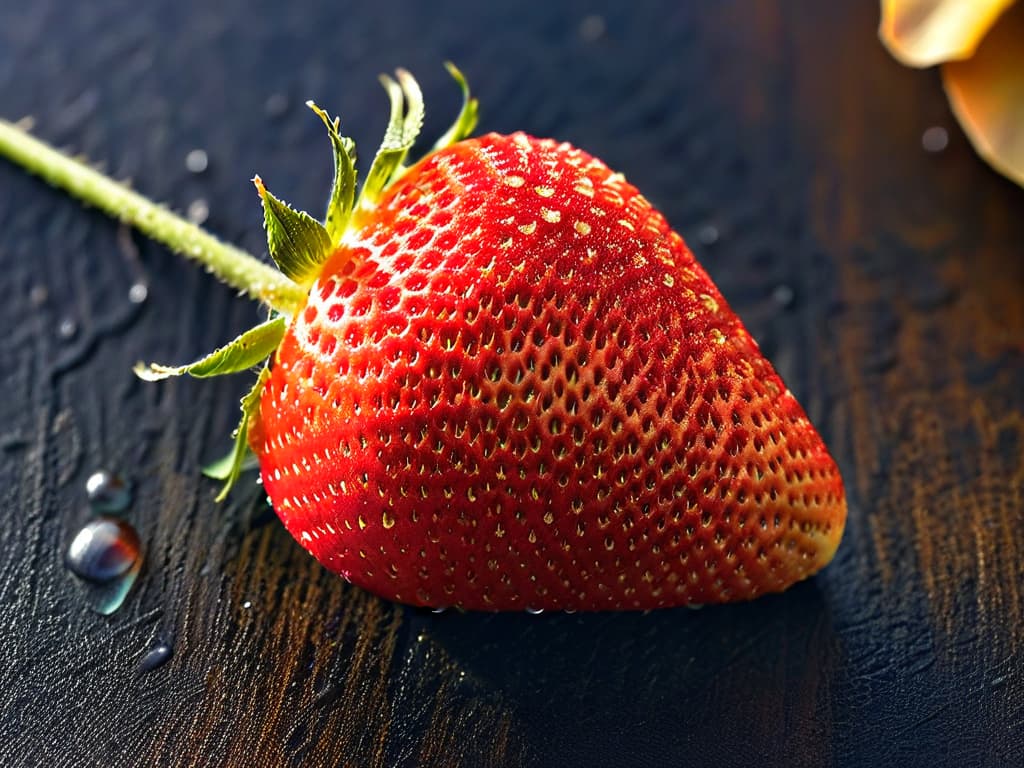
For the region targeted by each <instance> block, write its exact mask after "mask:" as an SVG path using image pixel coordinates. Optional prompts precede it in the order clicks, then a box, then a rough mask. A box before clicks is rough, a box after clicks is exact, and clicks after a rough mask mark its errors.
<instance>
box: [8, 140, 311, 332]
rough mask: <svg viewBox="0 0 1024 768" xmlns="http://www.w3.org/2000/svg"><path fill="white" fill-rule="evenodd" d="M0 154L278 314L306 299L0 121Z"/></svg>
mask: <svg viewBox="0 0 1024 768" xmlns="http://www.w3.org/2000/svg"><path fill="white" fill-rule="evenodd" d="M0 155H2V156H4V157H6V158H7V159H9V160H10V161H12V162H14V163H16V164H17V165H20V166H22V167H24V168H25V169H26V170H28V171H30V172H32V173H35V174H37V175H38V176H40V177H41V178H43V179H44V180H46V181H47V182H48V183H50V184H52V185H53V186H55V187H58V188H60V189H63V190H64V191H66V192H68V193H69V194H71V195H73V196H75V197H77V198H78V199H79V200H81V201H82V202H85V203H88V204H89V205H93V206H95V207H96V208H99V209H100V210H101V211H103V212H104V213H106V214H108V215H109V216H112V217H113V218H115V219H119V220H121V221H125V222H127V223H129V224H131V225H132V226H133V227H135V228H136V229H138V230H139V231H140V232H142V233H143V234H145V235H147V236H149V237H150V238H152V239H153V240H156V241H157V242H159V243H162V244H164V245H166V246H167V247H168V248H170V249H171V250H173V251H176V252H177V253H180V254H181V255H183V256H185V257H186V258H189V259H193V260H194V261H197V262H199V263H200V264H202V265H203V266H204V267H205V268H206V269H207V270H208V271H209V272H212V273H213V274H214V275H216V276H217V277H218V278H219V279H220V280H221V281H223V282H225V283H227V284H228V285H230V286H231V287H233V288H237V289H238V290H239V291H241V292H242V293H247V294H249V295H250V296H252V297H253V298H255V299H258V300H260V301H262V302H264V303H266V304H268V305H269V306H270V307H271V308H273V309H275V310H277V311H278V312H281V313H283V314H286V315H292V314H294V313H295V312H296V311H297V310H298V309H299V307H301V306H302V304H303V303H304V302H305V300H306V293H305V291H304V290H303V289H302V288H301V287H300V286H299V285H297V284H296V283H294V282H292V281H291V280H289V279H288V278H287V277H285V276H284V275H283V274H281V273H280V272H278V271H277V270H276V269H274V268H273V267H271V266H269V265H267V264H264V263H263V262H262V261H260V260H259V259H257V258H256V257H255V256H252V255H251V254H248V253H246V252H245V251H243V250H241V249H239V248H236V247H234V246H232V245H229V244H227V243H224V242H222V241H220V240H218V239H217V238H216V237H214V236H213V235H211V234H210V233H209V232H207V231H206V230H204V229H202V228H200V227H198V226H196V225H195V224H193V223H191V222H190V221H187V220H186V219H184V218H182V217H181V216H179V215H177V214H176V213H173V212H172V211H170V210H168V209H167V208H165V207H163V206H162V205H158V204H156V203H154V202H153V201H152V200H148V199H147V198H145V197H143V196H142V195H140V194H139V193H138V192H135V191H133V190H131V189H129V188H128V187H127V186H125V185H124V184H121V183H120V182H117V181H115V180H114V179H111V178H110V177H108V176H105V175H104V174H102V173H100V172H99V171H97V170H95V169H93V168H90V167H89V166H88V165H86V164H85V163H84V162H82V161H80V160H76V159H75V158H72V157H69V156H68V155H65V154H63V153H61V152H59V151H57V150H56V149H54V148H53V147H51V146H49V145H48V144H46V143H44V142H42V141H40V140H39V139H37V138H35V137H33V136H31V135H30V134H29V133H28V132H27V131H25V130H24V129H22V128H20V127H19V126H17V125H14V124H12V123H9V122H7V121H5V120H0Z"/></svg>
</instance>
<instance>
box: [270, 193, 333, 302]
mask: <svg viewBox="0 0 1024 768" xmlns="http://www.w3.org/2000/svg"><path fill="white" fill-rule="evenodd" d="M252 183H253V184H255V185H256V189H257V191H259V193H260V197H261V198H262V199H263V224H264V226H265V228H266V230H267V247H268V248H269V249H270V256H271V257H272V258H273V259H274V263H276V264H277V266H278V268H279V269H280V270H281V271H282V272H283V273H284V274H285V276H286V277H289V278H291V279H292V280H294V281H295V282H296V283H298V284H299V285H301V286H303V287H306V288H308V287H309V286H310V285H312V283H313V280H315V279H316V276H317V274H318V273H319V271H320V265H321V264H323V263H324V261H325V260H326V259H327V257H328V256H330V255H331V238H330V236H329V235H328V234H327V230H326V229H324V225H323V224H321V223H320V222H319V221H317V220H316V219H314V218H313V217H312V216H310V215H309V214H308V213H306V212H305V211H297V210H295V209H294V208H292V207H291V206H290V205H288V204H287V203H285V202H282V201H281V200H278V199H277V198H276V197H274V196H273V195H272V194H270V192H269V191H268V190H267V188H266V187H265V186H263V180H262V179H261V178H260V177H259V176H256V177H255V178H253V180H252Z"/></svg>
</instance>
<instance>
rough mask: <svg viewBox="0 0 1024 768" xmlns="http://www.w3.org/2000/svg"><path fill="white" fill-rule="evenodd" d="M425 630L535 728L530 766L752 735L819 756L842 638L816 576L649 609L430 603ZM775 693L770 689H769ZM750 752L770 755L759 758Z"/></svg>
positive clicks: (727, 750) (417, 630) (603, 761)
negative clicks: (761, 592)
mask: <svg viewBox="0 0 1024 768" xmlns="http://www.w3.org/2000/svg"><path fill="white" fill-rule="evenodd" d="M406 624H407V625H408V630H409V631H410V634H411V636H412V637H414V638H415V637H416V636H417V635H426V636H427V637H429V639H430V640H431V641H432V642H433V643H435V644H436V645H438V646H440V647H442V648H443V649H444V651H445V652H446V653H447V654H449V655H450V656H451V657H452V659H453V661H454V662H455V664H456V665H457V666H458V667H459V668H460V669H461V670H463V671H464V672H465V675H466V677H467V678H469V679H471V680H472V682H474V683H475V684H476V685H475V686H474V687H475V688H476V690H477V691H478V692H479V693H478V695H481V696H484V697H489V696H490V695H492V694H493V695H494V696H496V697H498V698H499V699H501V700H502V702H503V703H504V704H505V706H507V707H508V708H509V709H511V710H512V711H513V712H514V714H515V716H516V717H517V718H518V719H519V721H520V723H521V727H522V729H523V731H525V732H526V733H529V734H531V735H532V738H534V739H535V742H534V743H531V744H528V745H527V747H528V749H529V751H531V752H535V753H536V754H535V755H534V757H535V758H536V759H537V760H539V762H538V763H537V764H541V765H563V766H568V765H587V766H600V765H614V766H624V765H658V764H660V763H659V759H664V758H667V756H669V755H678V754H680V752H681V751H691V752H692V753H693V754H694V755H695V756H699V757H700V759H699V761H698V762H700V763H702V764H711V762H712V761H716V762H717V763H718V764H720V765H732V764H737V763H738V762H742V761H743V759H744V756H746V757H751V758H758V759H759V760H762V759H763V756H761V755H753V754H747V751H748V750H750V749H751V746H750V745H754V744H756V745H759V746H758V747H757V749H758V750H760V749H762V748H763V747H764V746H765V745H769V744H777V745H779V746H780V747H784V750H783V751H782V752H779V753H778V754H777V755H776V757H777V758H778V760H779V761H780V763H779V764H785V765H803V764H807V765H812V764H822V763H823V761H824V760H825V756H823V755H820V754H817V751H818V750H820V749H821V745H822V744H824V743H826V742H827V740H825V739H822V738H821V736H822V731H823V730H827V729H828V728H829V727H830V725H829V724H830V723H831V721H832V717H831V713H830V712H829V711H828V707H829V704H828V697H827V691H828V689H829V687H830V683H831V680H832V678H833V676H834V673H835V670H836V669H837V666H838V664H839V661H840V656H841V649H840V646H839V640H838V636H837V635H836V633H835V631H834V629H833V622H832V617H831V611H830V608H829V606H828V603H827V602H826V601H825V600H824V599H823V598H822V595H821V593H820V591H819V589H818V587H817V586H816V585H815V584H814V582H804V583H802V584H799V585H797V586H795V587H794V588H793V589H791V590H789V591H788V592H787V593H785V594H783V595H778V596H769V597H766V598H764V599H761V600H757V601H755V602H752V603H748V604H742V605H734V606H719V607H715V608H709V609H708V610H701V611H686V610H680V609H672V610H663V611H653V612H650V613H602V614H594V613H586V614H552V615H548V614H545V615H541V616H533V615H529V614H494V615H480V614H473V613H466V614H462V613H457V612H447V613H445V614H440V615H433V614H430V613H427V612H420V611H415V610H409V611H408V612H407V621H406ZM780 691H782V692H784V696H783V698H782V699H781V700H780V699H779V697H778V693H779V692H780ZM759 764H773V763H771V762H770V761H769V762H767V763H759Z"/></svg>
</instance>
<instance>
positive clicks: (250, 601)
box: [242, 600, 252, 610]
mask: <svg viewBox="0 0 1024 768" xmlns="http://www.w3.org/2000/svg"><path fill="white" fill-rule="evenodd" d="M242 607H243V608H245V610H249V609H250V608H252V600H246V601H245V602H244V603H242Z"/></svg>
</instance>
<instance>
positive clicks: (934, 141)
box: [921, 125, 949, 154]
mask: <svg viewBox="0 0 1024 768" xmlns="http://www.w3.org/2000/svg"><path fill="white" fill-rule="evenodd" d="M921 146H922V147H924V151H925V152H931V153H932V154H934V153H936V152H941V151H942V150H944V149H945V148H946V147H948V146H949V132H948V131H946V129H945V128H943V127H942V126H941V125H933V126H932V127H931V128H927V129H925V132H924V133H922V134H921Z"/></svg>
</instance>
